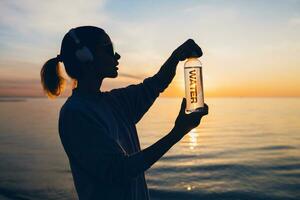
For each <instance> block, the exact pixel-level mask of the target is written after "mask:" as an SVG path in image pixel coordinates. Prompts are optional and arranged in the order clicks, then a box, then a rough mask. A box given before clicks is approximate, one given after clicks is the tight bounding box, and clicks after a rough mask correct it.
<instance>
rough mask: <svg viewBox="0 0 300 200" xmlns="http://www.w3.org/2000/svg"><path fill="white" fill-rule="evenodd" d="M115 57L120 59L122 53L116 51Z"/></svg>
mask: <svg viewBox="0 0 300 200" xmlns="http://www.w3.org/2000/svg"><path fill="white" fill-rule="evenodd" d="M114 57H115V59H116V60H119V59H120V58H121V56H120V54H118V53H117V52H116V53H115V55H114Z"/></svg>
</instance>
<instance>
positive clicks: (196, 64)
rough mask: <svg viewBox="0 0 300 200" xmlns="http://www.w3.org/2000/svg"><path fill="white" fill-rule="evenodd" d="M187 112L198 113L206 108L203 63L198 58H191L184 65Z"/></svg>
mask: <svg viewBox="0 0 300 200" xmlns="http://www.w3.org/2000/svg"><path fill="white" fill-rule="evenodd" d="M184 77H185V78H184V79H185V97H186V112H187V113H190V112H196V111H197V110H198V109H199V108H201V107H204V94H203V81H202V80H203V79H202V63H201V62H200V60H199V59H197V57H193V56H192V57H190V58H188V59H187V61H186V62H185V63H184Z"/></svg>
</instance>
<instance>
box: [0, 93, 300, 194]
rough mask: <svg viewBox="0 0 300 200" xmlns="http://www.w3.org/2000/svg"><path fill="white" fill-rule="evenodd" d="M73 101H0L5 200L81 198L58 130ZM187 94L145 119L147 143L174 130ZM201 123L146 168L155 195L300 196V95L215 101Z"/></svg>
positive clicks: (0, 174)
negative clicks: (62, 112)
mask: <svg viewBox="0 0 300 200" xmlns="http://www.w3.org/2000/svg"><path fill="white" fill-rule="evenodd" d="M64 101H65V99H57V100H55V101H50V100H48V99H44V98H27V99H12V98H1V99H0V113H1V114H0V199H1V200H2V199H4V200H6V199H20V200H26V199H39V200H40V199H43V200H50V199H51V200H52V199H53V200H54V199H55V200H60V199H77V197H76V191H75V189H74V185H73V180H72V176H71V172H70V169H69V164H68V160H67V157H66V155H65V153H64V151H63V148H62V145H61V143H60V140H59V136H58V130H57V126H58V125H57V119H58V112H59V109H60V107H61V105H62V104H63V103H64ZM180 102H181V99H179V98H159V99H157V100H156V101H155V103H154V105H153V106H152V107H151V109H150V110H149V112H148V113H146V115H145V116H144V118H143V119H142V120H141V121H140V122H139V123H138V125H137V128H138V133H139V137H140V142H141V145H142V147H143V148H145V147H147V146H149V145H151V144H152V143H154V142H156V141H157V140H158V139H159V138H161V137H162V136H164V135H165V134H167V133H168V132H169V131H170V130H171V128H172V126H173V123H174V121H175V119H176V116H177V113H178V111H179V107H180ZM206 103H207V104H208V105H209V107H210V110H209V111H210V113H209V115H208V116H206V117H204V118H203V119H202V121H201V124H200V126H199V127H197V128H195V129H193V130H192V131H191V132H190V133H189V134H187V135H186V136H185V137H184V138H183V139H182V140H181V141H180V142H179V143H177V144H176V145H175V146H174V147H172V149H171V150H170V151H169V152H168V153H167V154H166V155H165V156H164V157H163V158H161V159H160V160H159V161H158V162H157V163H155V165H153V166H152V168H151V169H149V170H148V171H147V172H146V179H147V183H148V187H149V189H150V196H151V199H163V200H166V199H168V200H171V199H172V200H173V199H174V200H176V199H185V200H190V199H209V200H217V199H218V200H224V199H226V200H227V199H228V200H229V199H230V200H256V199H258V200H260V199H261V200H277V199H283V200H286V199H294V200H296V199H300V99H299V98H207V99H206Z"/></svg>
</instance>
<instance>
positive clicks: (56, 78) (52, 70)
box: [41, 57, 66, 98]
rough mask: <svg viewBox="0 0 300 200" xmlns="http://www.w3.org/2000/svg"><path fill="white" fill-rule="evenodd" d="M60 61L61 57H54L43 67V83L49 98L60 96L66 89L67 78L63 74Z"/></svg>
mask: <svg viewBox="0 0 300 200" xmlns="http://www.w3.org/2000/svg"><path fill="white" fill-rule="evenodd" d="M59 62H60V60H59V58H57V57H56V58H52V59H50V60H48V61H47V62H46V63H45V64H44V65H43V67H42V69H41V83H42V86H43V89H44V91H45V93H46V94H47V96H48V97H49V98H55V97H57V96H59V95H60V94H61V93H62V92H63V90H64V89H65V82H66V80H65V79H64V78H63V77H62V75H61V70H60V67H61V65H60V63H59Z"/></svg>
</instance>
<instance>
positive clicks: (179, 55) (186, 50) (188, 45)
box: [172, 39, 203, 61]
mask: <svg viewBox="0 0 300 200" xmlns="http://www.w3.org/2000/svg"><path fill="white" fill-rule="evenodd" d="M202 55H203V52H202V50H201V48H200V47H199V46H198V45H197V44H196V43H195V41H194V40H193V39H188V40H187V41H185V42H184V43H183V44H182V45H180V46H179V47H178V48H177V49H175V51H174V52H173V53H172V57H173V58H174V59H175V60H177V61H184V60H185V59H187V58H189V57H191V56H194V57H201V56H202Z"/></svg>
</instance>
